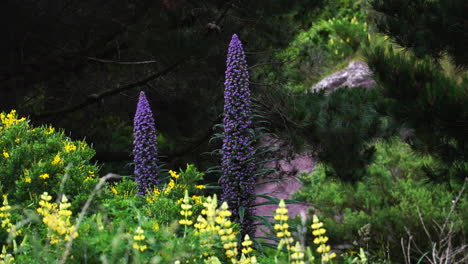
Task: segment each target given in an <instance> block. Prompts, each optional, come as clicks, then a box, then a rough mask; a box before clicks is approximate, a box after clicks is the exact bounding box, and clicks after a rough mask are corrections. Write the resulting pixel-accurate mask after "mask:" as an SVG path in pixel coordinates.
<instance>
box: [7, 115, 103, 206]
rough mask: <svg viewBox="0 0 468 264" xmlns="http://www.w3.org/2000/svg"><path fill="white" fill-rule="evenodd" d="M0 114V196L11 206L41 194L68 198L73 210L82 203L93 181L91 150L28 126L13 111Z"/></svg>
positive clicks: (51, 131) (60, 134)
mask: <svg viewBox="0 0 468 264" xmlns="http://www.w3.org/2000/svg"><path fill="white" fill-rule="evenodd" d="M0 115H1V121H2V123H1V124H0V150H1V151H2V154H3V155H2V156H1V157H0V182H1V186H0V187H1V188H0V193H1V194H7V195H9V196H8V197H9V199H10V203H12V204H20V203H22V204H28V203H30V202H29V201H31V200H34V201H37V200H38V199H39V198H38V197H39V196H40V194H42V193H43V192H49V193H54V194H58V193H64V194H66V195H68V196H71V197H70V198H71V200H72V204H73V208H74V209H76V208H77V207H78V206H79V205H80V204H82V203H83V202H84V201H85V200H86V199H87V196H88V195H89V194H90V192H91V190H92V188H93V187H94V186H95V184H96V182H97V180H96V175H97V172H98V168H97V166H96V165H93V164H91V163H90V159H91V157H92V156H93V155H94V154H95V153H94V150H92V149H91V148H89V147H88V145H87V144H86V143H85V142H84V141H72V140H70V138H68V137H65V136H64V133H63V132H56V131H55V130H54V128H52V127H45V126H42V127H37V128H34V127H32V126H30V125H29V121H28V120H26V118H20V119H18V118H17V116H16V111H15V110H12V111H11V113H9V114H5V113H1V114H0ZM62 181H65V184H62ZM61 186H62V187H61ZM61 188H63V189H61Z"/></svg>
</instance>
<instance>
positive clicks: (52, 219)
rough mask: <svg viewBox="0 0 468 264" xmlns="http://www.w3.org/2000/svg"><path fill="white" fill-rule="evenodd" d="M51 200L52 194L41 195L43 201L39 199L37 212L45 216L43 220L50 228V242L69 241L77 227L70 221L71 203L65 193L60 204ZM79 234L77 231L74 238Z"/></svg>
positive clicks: (48, 235)
mask: <svg viewBox="0 0 468 264" xmlns="http://www.w3.org/2000/svg"><path fill="white" fill-rule="evenodd" d="M50 200H52V196H50V195H49V194H48V193H47V192H44V193H43V194H42V195H41V201H39V205H40V208H38V209H37V212H38V213H39V214H41V215H42V216H43V218H42V222H43V223H44V224H46V225H47V228H48V229H49V233H48V234H47V237H48V238H49V239H50V244H57V243H59V242H63V241H69V240H70V238H71V234H72V233H73V230H74V229H75V226H74V225H72V224H71V222H70V217H71V215H72V211H70V210H68V208H70V206H71V204H70V203H68V199H67V197H65V195H63V196H62V200H61V202H60V203H59V204H58V205H57V204H56V203H51V202H50ZM77 236H78V232H75V233H74V234H73V238H76V237H77Z"/></svg>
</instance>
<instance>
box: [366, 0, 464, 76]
mask: <svg viewBox="0 0 468 264" xmlns="http://www.w3.org/2000/svg"><path fill="white" fill-rule="evenodd" d="M370 3H371V6H372V8H373V9H374V10H375V11H377V12H379V14H380V16H377V17H376V19H375V22H376V25H377V27H378V29H379V30H380V31H381V32H384V33H385V34H387V35H389V36H391V37H393V38H394V40H395V41H396V43H398V44H399V45H401V46H403V47H407V48H409V49H411V50H412V51H414V52H415V54H416V55H417V56H418V57H419V58H423V57H426V56H428V55H429V56H431V57H433V58H435V59H439V58H441V56H442V55H443V54H444V52H447V53H448V54H449V55H450V56H451V58H452V59H453V61H454V62H455V64H456V65H458V66H462V67H466V66H468V55H467V53H466V47H467V45H468V36H467V34H466V32H467V31H468V24H467V23H466V12H467V5H466V1H465V0H396V1H395V0H394V1H385V0H372V1H370ZM402 6H404V8H402Z"/></svg>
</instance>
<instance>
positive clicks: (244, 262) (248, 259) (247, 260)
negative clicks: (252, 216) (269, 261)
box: [239, 235, 258, 264]
mask: <svg viewBox="0 0 468 264" xmlns="http://www.w3.org/2000/svg"><path fill="white" fill-rule="evenodd" d="M241 245H242V247H243V248H242V255H241V258H240V261H239V264H254V263H258V262H257V257H255V256H250V253H251V252H252V251H253V249H252V247H251V246H252V240H250V237H249V235H245V237H244V241H243V242H242V243H241Z"/></svg>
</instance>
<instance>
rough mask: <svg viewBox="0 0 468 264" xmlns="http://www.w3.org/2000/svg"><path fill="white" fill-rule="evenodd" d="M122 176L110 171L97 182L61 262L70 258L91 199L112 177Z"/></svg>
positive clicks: (63, 263)
mask: <svg viewBox="0 0 468 264" xmlns="http://www.w3.org/2000/svg"><path fill="white" fill-rule="evenodd" d="M121 177H122V176H120V175H117V174H113V173H108V174H107V175H106V176H104V177H102V178H101V179H100V180H99V182H98V184H96V187H94V190H93V191H92V192H91V195H90V196H89V198H88V200H86V203H85V205H84V206H83V208H82V209H81V212H80V216H79V217H78V219H77V220H76V224H75V228H74V229H73V232H72V233H71V234H70V240H68V242H67V245H66V247H65V251H64V252H63V254H62V258H61V259H60V262H59V264H65V261H66V260H67V258H68V254H69V253H70V250H71V247H72V245H73V240H74V235H75V234H76V232H77V231H78V228H79V227H80V225H81V222H82V221H83V218H84V215H85V214H86V211H88V208H89V206H90V205H91V201H92V200H93V198H94V196H95V195H96V193H97V192H98V191H99V190H100V189H101V187H102V186H103V185H104V183H106V181H107V180H109V179H112V178H121Z"/></svg>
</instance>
